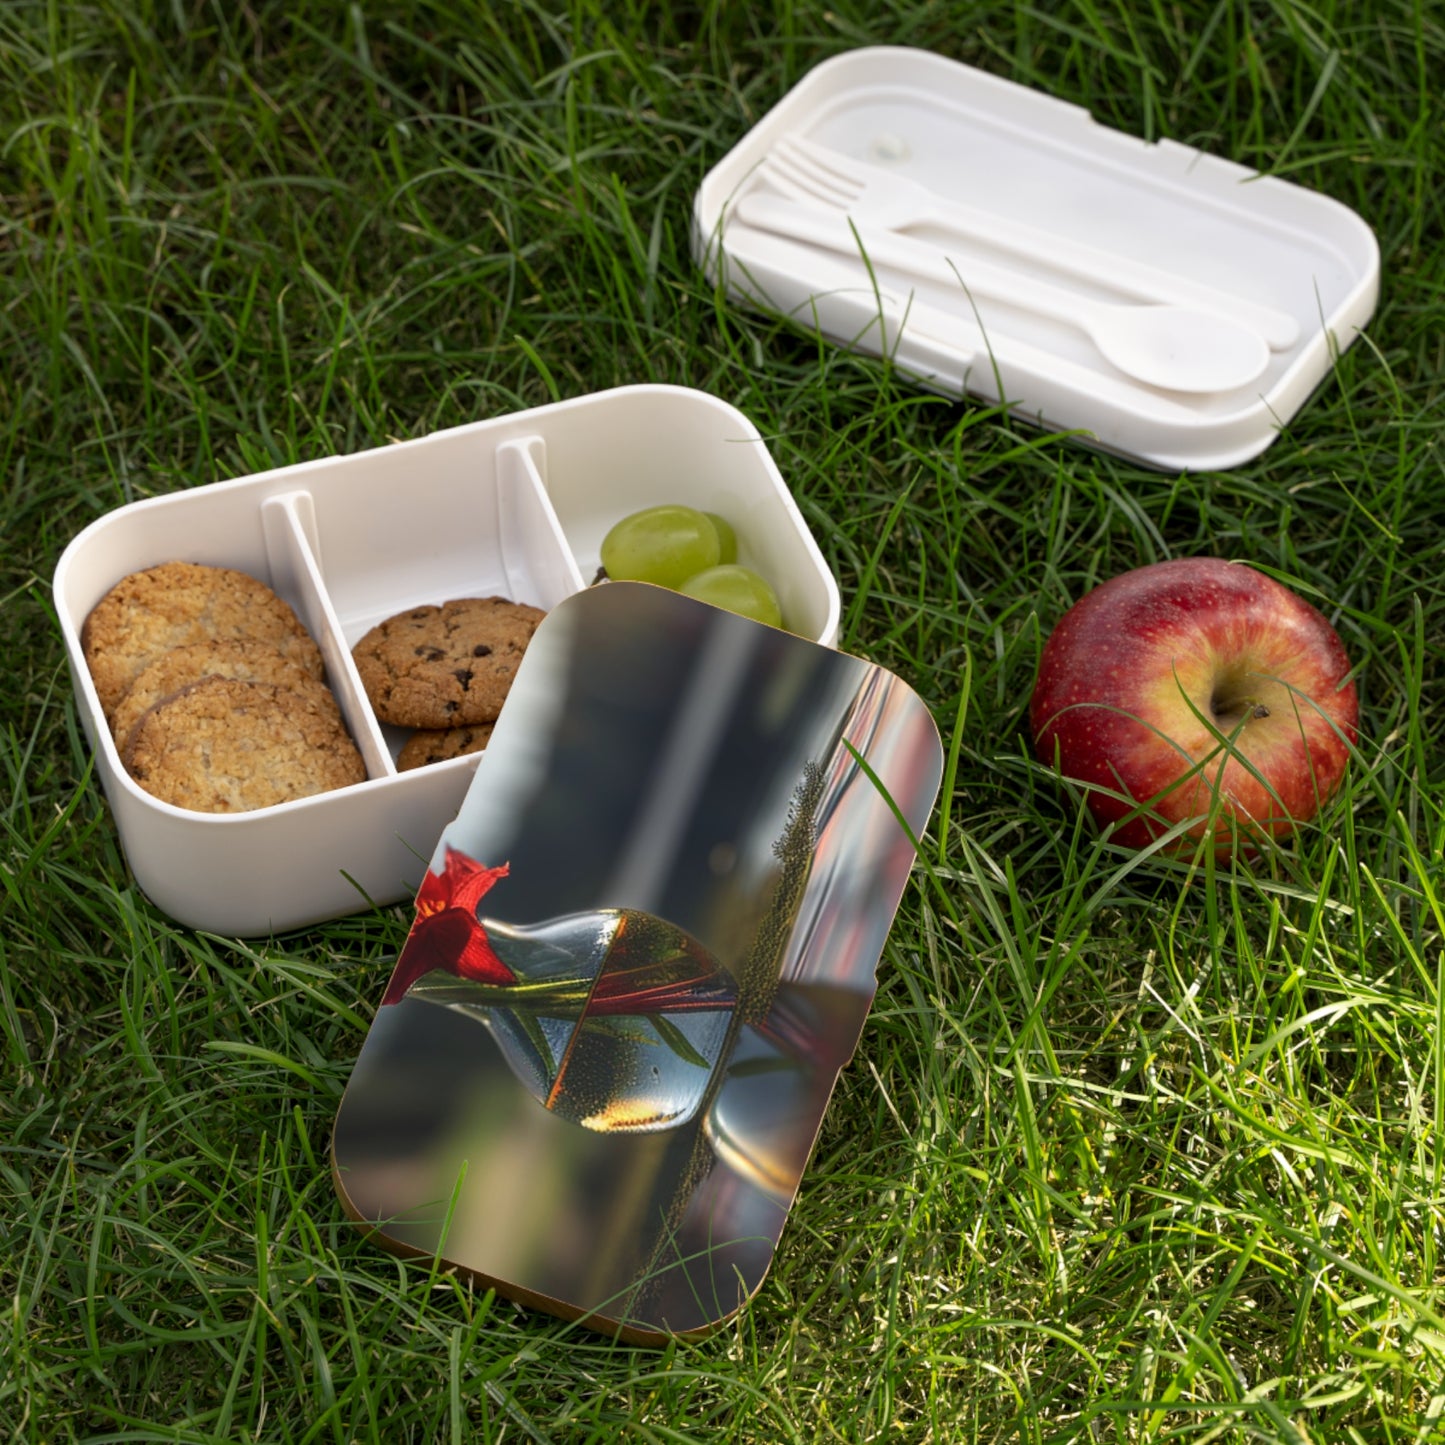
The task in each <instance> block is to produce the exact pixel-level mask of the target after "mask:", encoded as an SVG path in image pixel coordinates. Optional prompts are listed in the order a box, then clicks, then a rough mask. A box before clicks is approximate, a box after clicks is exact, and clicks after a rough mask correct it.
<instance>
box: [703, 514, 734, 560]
mask: <svg viewBox="0 0 1445 1445" xmlns="http://www.w3.org/2000/svg"><path fill="white" fill-rule="evenodd" d="M703 516H704V517H706V518H707V519H708V521H709V522H711V523H712V524H713V526H714V527H716V528H717V541H718V554H717V560H718V565H719V566H726V565H727V564H728V563H729V562H736V561H737V560H738V534H737V533H736V532H734V531H733V524H732V523H731V522H729V521H728V519H727V518H726V517H719V516H718V514H717V513H716V512H704V513H703Z"/></svg>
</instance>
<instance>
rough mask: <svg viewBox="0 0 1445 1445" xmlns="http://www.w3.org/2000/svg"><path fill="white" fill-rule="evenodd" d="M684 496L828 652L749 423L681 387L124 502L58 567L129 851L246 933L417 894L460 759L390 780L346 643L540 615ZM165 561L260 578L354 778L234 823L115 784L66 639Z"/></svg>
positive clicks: (830, 618) (67, 627)
mask: <svg viewBox="0 0 1445 1445" xmlns="http://www.w3.org/2000/svg"><path fill="white" fill-rule="evenodd" d="M664 502H683V503H686V504H689V505H693V506H697V507H699V508H703V509H705V510H708V511H714V512H717V513H719V514H721V515H722V516H724V517H726V518H727V519H728V521H730V522H731V523H732V524H733V527H734V529H735V530H736V532H737V535H738V544H739V560H740V561H741V562H743V563H744V564H746V565H750V566H752V567H755V568H756V569H757V570H758V571H759V572H761V573H762V574H763V575H764V576H765V577H767V578H768V580H769V581H770V582H771V583H772V584H773V587H774V589H775V590H776V592H777V594H778V597H779V601H780V604H781V607H782V612H783V620H784V625H785V626H786V627H787V628H788V629H789V630H790V631H792V632H795V633H797V634H798V635H799V636H802V637H804V638H807V639H809V640H811V641H814V642H818V643H822V644H824V645H825V646H829V647H831V646H833V645H834V644H835V643H836V640H837V630H838V618H839V599H838V588H837V584H836V582H835V581H834V579H833V577H832V575H831V573H830V572H829V570H828V568H827V566H826V564H825V563H824V561H823V558H822V555H821V553H820V552H819V550H818V547H817V544H816V543H815V541H814V539H813V537H812V535H811V534H810V532H809V530H808V528H807V525H806V523H805V522H804V520H803V517H802V515H801V513H800V512H799V510H798V508H797V506H796V504H795V503H794V501H793V499H792V497H791V495H790V493H789V491H788V488H787V486H786V484H785V483H784V481H783V478H782V476H781V475H780V473H779V471H778V468H777V466H776V465H775V463H774V461H773V459H772V457H771V455H770V454H769V451H768V448H767V446H766V444H765V443H764V441H763V439H762V437H761V436H760V434H759V433H758V431H757V429H756V428H755V427H754V426H753V425H752V424H751V423H750V422H749V421H748V420H747V419H746V418H745V417H744V416H743V415H742V414H741V413H740V412H739V411H738V410H737V409H736V408H734V407H732V406H730V405H728V404H727V403H725V402H723V401H721V400H719V399H718V398H716V397H714V396H711V395H709V394H707V393H704V392H700V391H696V390H692V389H689V388H684V387H671V386H652V385H644V386H629V387H621V388H618V389H616V390H612V391H606V392H599V393H595V394H592V395H588V396H583V397H578V398H575V399H572V400H568V401H562V402H558V403H554V404H552V405H548V406H543V407H538V408H535V409H532V410H527V411H522V412H518V413H515V414H513V415H510V416H505V417H500V418H496V419H491V420H486V421H480V422H475V423H469V424H466V425H462V426H458V427H453V428H450V429H447V430H444V431H439V432H435V433H432V434H431V435H427V436H423V437H419V438H416V439H415V440H410V441H404V442H398V443H395V444H393V445H390V446H386V447H380V448H376V449H373V450H369V451H364V452H360V453H357V454H354V455H349V456H336V457H327V458H323V459H320V460H316V461H310V462H303V463H300V464H297V465H294V466H288V467H282V468H279V469H276V470H273V471H267V472H262V473H258V474H256V475H253V476H247V477H241V478H238V479H236V480H233V481H225V482H217V483H212V484H208V485H204V486H199V487H196V488H194V489H193V490H189V491H185V492H179V493H175V494H173V495H168V496H164V497H158V498H154V499H149V500H145V501H140V502H135V503H132V504H130V505H127V506H124V507H121V508H119V509H117V510H115V511H113V512H111V513H108V514H107V515H105V516H103V517H101V518H99V519H98V520H97V521H95V522H93V523H92V524H90V525H89V526H88V527H86V528H85V530H84V531H82V532H81V533H80V534H79V535H78V536H77V537H75V539H74V540H73V541H72V542H71V543H70V545H69V546H68V547H67V548H66V549H65V551H64V553H63V554H62V556H61V558H60V560H59V563H58V564H57V566H56V569H55V576H54V595H55V603H56V608H57V613H58V616H59V620H60V626H61V630H62V632H63V634H64V637H65V643H66V649H67V653H68V657H69V663H70V670H71V676H72V680H73V683H74V689H75V696H76V702H77V708H78V711H79V715H80V719H81V723H82V725H83V727H84V729H85V733H86V736H87V737H88V739H89V741H90V745H91V748H92V750H93V753H94V757H95V767H96V772H97V774H98V775H99V777H100V780H101V783H102V785H103V786H104V789H105V793H106V796H107V798H108V799H109V801H110V805H111V808H112V810H113V812H114V814H115V819H116V824H117V828H118V830H119V833H120V838H121V843H122V846H123V848H124V851H125V854H126V858H127V860H128V862H129V864H130V867H131V870H132V872H133V873H134V875H135V879H136V881H137V883H138V884H139V885H140V887H141V888H142V889H143V890H144V892H145V893H146V894H147V895H148V896H149V897H150V898H151V900H152V901H153V902H154V903H155V904H156V905H157V906H158V907H160V908H161V909H163V910H164V911H165V912H166V913H168V914H170V915H171V916H172V917H174V918H176V919H177V920H178V921H180V922H181V923H184V924H186V925H188V926H190V927H193V928H197V929H204V930H208V931H211V932H215V933H220V934H226V935H240V936H257V935H265V934H270V933H274V932H280V931H283V930H287V929H293V928H298V927H302V926H306V925H309V924H312V923H316V922H320V921H322V920H324V919H327V918H333V917H337V916H340V915H342V914H345V913H349V912H354V911H357V910H360V909H363V908H366V907H368V906H370V905H373V904H387V903H393V902H396V901H399V900H402V899H406V898H410V897H412V896H414V894H415V892H416V889H417V887H418V884H419V883H420V881H421V879H422V877H423V875H424V873H425V871H426V867H427V861H428V859H430V858H431V856H432V854H433V852H434V850H435V847H436V843H437V838H438V837H439V836H440V834H441V831H442V829H443V828H444V827H445V826H446V824H447V823H448V822H449V821H450V820H451V819H452V818H453V817H454V815H455V814H456V812H457V809H458V806H459V805H460V803H461V801H462V799H463V797H464V795H465V794H466V791H467V788H468V785H469V784H470V782H471V779H472V775H473V772H474V771H475V769H476V765H477V761H478V759H477V756H476V755H472V756H468V757H460V758H455V759H451V760H448V761H444V762H439V763H435V764H432V765H431V766H429V767H423V768H419V769H415V770H413V771H409V772H405V773H402V772H399V771H398V768H397V764H396V756H397V753H398V751H399V749H400V746H401V743H402V742H403V741H404V739H405V737H406V735H407V734H406V733H405V731H403V730H399V729H394V728H390V727H386V726H383V725H382V724H381V723H380V722H379V721H378V720H377V718H376V716H375V714H374V712H373V711H372V709H371V707H370V704H369V703H368V702H367V699H366V694H365V692H364V690H363V688H362V686H361V682H360V678H359V677H358V675H357V671H356V666H355V664H354V662H353V661H352V658H351V648H352V646H353V645H354V644H355V642H356V641H357V640H358V639H359V638H360V637H361V636H362V635H363V634H364V633H365V632H366V631H367V630H368V629H369V628H371V627H372V626H374V625H375V624H376V623H377V622H379V621H381V620H382V619H384V618H386V617H388V616H391V615H393V614H394V613H397V612H399V611H402V610H404V609H405V608H407V607H412V606H418V605H421V604H424V603H440V602H443V601H446V600H448V599H451V598H456V597H469V596H478V597H486V596H491V595H504V596H507V597H510V598H512V599H513V600H514V601H518V602H525V603H529V604H531V605H533V606H536V607H540V608H543V609H551V608H553V607H555V606H556V605H557V604H558V603H560V602H561V601H562V600H563V599H564V598H566V597H568V596H570V595H572V594H573V593H576V592H579V591H581V590H582V589H583V588H584V587H585V586H587V585H588V583H589V582H590V581H591V580H592V578H593V577H594V576H595V574H596V572H597V568H598V553H599V549H600V545H601V541H602V538H603V537H604V536H605V534H606V532H607V531H608V529H609V528H610V527H611V525H612V524H613V523H614V522H615V521H617V520H618V519H619V518H621V517H623V516H625V515H626V514H628V513H630V512H633V511H636V510H639V509H641V508H643V507H647V506H651V505H656V504H660V503H664ZM173 560H181V561H188V562H196V563H203V564H208V565H213V566H224V567H231V568H235V569H238V570H240V571H242V572H246V573H249V574H250V575H252V576H254V577H257V578H259V579H260V580H262V581H264V582H266V583H268V584H269V585H270V586H271V587H272V588H274V589H275V591H276V592H278V593H279V594H280V595H281V597H283V598H284V599H285V600H286V601H287V602H289V603H290V604H291V605H292V607H294V608H295V610H296V613H297V615H298V616H299V617H300V619H301V621H302V622H303V623H304V624H305V626H306V627H307V629H308V630H309V631H310V633H311V635H312V637H313V638H314V639H315V640H316V642H317V644H318V646H319V647H320V649H321V653H322V656H323V658H324V661H325V665H326V672H327V681H328V682H329V684H330V686H331V688H332V691H333V692H334V693H335V696H336V699H337V702H338V704H339V705H340V708H341V711H342V715H343V717H344V719H345V721H346V724H347V726H348V729H349V731H350V733H351V735H352V737H353V738H354V740H355V742H356V744H357V747H358V749H359V750H360V752H361V754H362V757H363V759H364V761H365V764H366V772H367V777H366V781H364V782H362V783H359V784H357V785H355V786H352V787H347V788H341V789H337V790H335V791H333V792H329V793H323V794H319V795H317V796H314V797H308V798H303V799H299V800H296V801H293V802H287V803H283V804H280V805H278V806H275V807H270V808H263V809H258V810H256V811H254V812H249V813H235V814H209V813H198V812H192V811H188V810H185V809H182V808H177V807H174V806H171V805H170V804H168V803H163V802H161V801H159V800H158V799H156V798H154V797H152V796H151V795H150V794H149V793H147V792H145V791H144V790H143V789H142V788H140V787H139V786H138V784H137V783H136V782H135V781H134V780H133V779H132V778H131V777H130V776H129V774H128V773H127V772H126V769H125V767H124V765H123V763H122V761H121V757H120V753H119V751H118V749H117V747H116V744H115V741H114V740H113V738H112V736H111V732H110V729H109V727H108V726H107V724H106V721H105V717H104V714H103V711H102V709H101V706H100V701H99V697H98V695H97V692H96V689H95V686H94V684H93V682H92V680H91V677H90V672H89V669H88V667H87V665H86V662H85V657H84V653H83V651H82V648H81V629H82V627H83V626H84V623H85V619H86V617H87V616H88V615H89V613H90V611H91V609H92V608H93V607H94V606H95V604H96V603H97V602H98V601H99V600H100V599H101V598H102V597H103V596H104V595H105V594H106V592H107V591H109V589H110V588H111V587H113V586H114V585H115V583H117V582H118V581H119V580H120V579H121V578H122V577H124V576H126V575H128V574H130V573H132V572H137V571H141V570H144V569H145V568H148V567H153V566H156V565H158V564H160V563H163V562H168V561H173Z"/></svg>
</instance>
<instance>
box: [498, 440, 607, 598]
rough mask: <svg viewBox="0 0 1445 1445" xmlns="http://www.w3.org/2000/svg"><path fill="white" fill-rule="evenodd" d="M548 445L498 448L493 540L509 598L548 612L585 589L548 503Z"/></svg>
mask: <svg viewBox="0 0 1445 1445" xmlns="http://www.w3.org/2000/svg"><path fill="white" fill-rule="evenodd" d="M546 478H547V443H546V442H545V441H544V440H543V439H542V438H541V437H539V436H529V437H517V438H514V439H513V440H511V441H505V442H503V443H502V444H501V445H500V446H498V448H497V537H498V539H499V541H500V544H501V552H502V570H503V571H504V572H505V573H506V577H507V587H508V589H509V591H508V595H509V596H511V597H520V598H529V599H530V598H535V599H536V605H537V606H539V607H543V608H545V609H547V610H548V611H551V609H552V608H554V607H555V606H556V605H557V604H558V603H559V602H561V601H562V599H563V598H565V597H570V596H571V595H572V594H573V593H574V592H580V591H581V590H582V589H583V588H584V587H585V586H586V585H587V583H586V579H585V578H584V577H583V576H582V570H581V568H580V567H578V565H577V558H576V557H575V556H574V555H573V552H572V548H571V545H570V544H569V543H568V541H567V536H566V533H565V532H563V530H562V523H561V522H560V521H559V520H558V518H557V512H556V509H555V508H554V507H553V506H552V499H551V497H549V496H548V495H547V480H546Z"/></svg>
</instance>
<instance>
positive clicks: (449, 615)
mask: <svg viewBox="0 0 1445 1445" xmlns="http://www.w3.org/2000/svg"><path fill="white" fill-rule="evenodd" d="M544 616H545V614H544V613H543V612H542V610H541V609H540V608H537V607H528V606H527V605H526V604H525V603H521V602H510V601H508V600H507V598H505V597H464V598H459V599H457V600H456V601H452V602H445V603H443V604H442V605H441V606H440V607H432V606H425V607H413V608H410V609H409V610H407V611H406V612H399V613H397V615H396V616H395V617H389V618H387V620H386V621H385V622H381V623H378V624H377V625H376V626H375V627H373V628H372V629H371V631H370V632H368V633H367V634H366V636H365V637H363V638H362V639H361V641H360V642H358V643H357V644H356V646H355V647H354V648H352V650H351V655H352V657H353V658H355V660H356V668H357V671H358V672H359V673H360V674H361V682H362V685H363V686H364V687H365V688H366V695H367V697H368V698H370V699H371V705H372V707H373V708H374V709H375V711H376V715H377V717H379V718H380V719H381V721H382V722H384V723H393V724H395V725H396V726H398V727H409V728H455V727H472V726H475V725H476V724H478V723H485V722H492V721H494V720H495V719H496V717H497V715H498V713H500V712H501V710H502V702H503V700H504V699H505V698H506V695H507V691H508V689H509V688H510V687H511V685H512V679H513V678H514V677H515V676H516V673H517V665H518V664H519V663H520V662H521V660H522V654H523V653H524V652H525V651H526V649H527V644H528V643H529V642H530V641H531V640H532V634H533V633H534V632H535V631H536V630H537V624H538V623H539V622H541V620H542V618H543V617H544Z"/></svg>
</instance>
